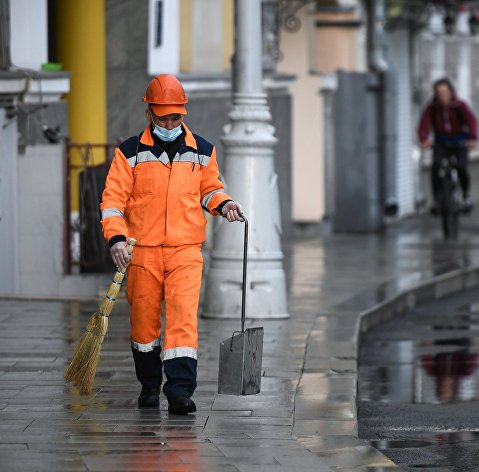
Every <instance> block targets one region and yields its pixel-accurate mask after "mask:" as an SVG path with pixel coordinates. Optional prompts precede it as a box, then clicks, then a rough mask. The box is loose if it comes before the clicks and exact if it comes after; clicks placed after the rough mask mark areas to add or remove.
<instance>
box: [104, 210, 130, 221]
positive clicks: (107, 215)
mask: <svg viewBox="0 0 479 472" xmlns="http://www.w3.org/2000/svg"><path fill="white" fill-rule="evenodd" d="M111 216H121V217H122V218H124V217H125V215H124V214H123V213H122V212H121V211H120V210H118V208H105V209H104V210H102V212H101V218H102V219H103V220H106V219H107V218H110V217H111Z"/></svg>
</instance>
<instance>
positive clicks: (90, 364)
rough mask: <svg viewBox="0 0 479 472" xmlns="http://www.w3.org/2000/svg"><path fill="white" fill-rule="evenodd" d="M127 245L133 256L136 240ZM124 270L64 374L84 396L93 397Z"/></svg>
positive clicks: (111, 286)
mask: <svg viewBox="0 0 479 472" xmlns="http://www.w3.org/2000/svg"><path fill="white" fill-rule="evenodd" d="M127 243H128V254H131V253H132V252H133V248H134V246H135V244H136V239H134V238H128V241H127ZM125 270H126V269H121V268H118V269H117V271H116V273H115V275H114V277H113V282H112V283H111V285H110V288H109V289H108V291H107V293H106V295H105V298H104V299H103V301H102V302H101V305H100V311H97V312H95V313H93V315H92V316H91V317H90V320H89V321H88V325H87V327H86V330H85V332H84V333H83V336H82V337H81V339H80V342H79V343H78V346H77V348H76V350H75V354H74V355H73V359H72V361H71V362H70V365H69V366H68V368H67V369H66V371H65V379H66V380H67V381H68V382H71V383H72V384H73V385H74V386H75V387H77V388H78V390H79V392H80V394H81V395H90V394H91V391H92V387H93V381H94V380H95V374H96V368H97V365H98V361H99V359H100V350H101V345H102V343H103V339H104V338H105V334H106V332H107V329H108V317H109V316H110V313H111V311H112V309H113V305H114V304H115V300H116V297H117V296H118V292H119V291H120V288H121V283H122V282H123V278H124V277H125Z"/></svg>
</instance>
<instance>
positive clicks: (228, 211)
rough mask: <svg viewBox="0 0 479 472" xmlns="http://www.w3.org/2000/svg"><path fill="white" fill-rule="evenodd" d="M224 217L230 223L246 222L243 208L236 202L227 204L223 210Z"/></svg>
mask: <svg viewBox="0 0 479 472" xmlns="http://www.w3.org/2000/svg"><path fill="white" fill-rule="evenodd" d="M221 211H222V213H223V216H224V217H225V218H226V219H227V220H228V221H230V222H231V221H244V220H243V218H242V216H243V208H242V207H241V205H240V204H239V203H236V202H233V201H231V202H227V203H226V204H225V206H224V207H223V208H222V210H221Z"/></svg>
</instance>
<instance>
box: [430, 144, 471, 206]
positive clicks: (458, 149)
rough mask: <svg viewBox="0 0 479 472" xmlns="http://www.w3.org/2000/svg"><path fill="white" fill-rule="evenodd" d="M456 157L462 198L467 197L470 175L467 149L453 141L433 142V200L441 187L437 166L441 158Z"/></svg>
mask: <svg viewBox="0 0 479 472" xmlns="http://www.w3.org/2000/svg"><path fill="white" fill-rule="evenodd" d="M452 157H454V158H455V159H456V163H457V164H456V166H457V175H458V177H459V183H460V184H461V189H462V194H463V197H464V199H466V198H468V197H469V186H470V177H469V170H468V161H469V149H468V148H467V147H466V146H464V145H463V144H453V143H441V142H436V143H434V149H433V163H432V172H431V178H432V192H433V195H434V199H435V201H437V200H438V197H439V191H440V188H441V178H440V177H439V172H438V171H439V168H440V167H441V161H442V160H443V159H451V158H452Z"/></svg>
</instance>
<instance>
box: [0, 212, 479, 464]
mask: <svg viewBox="0 0 479 472" xmlns="http://www.w3.org/2000/svg"><path fill="white" fill-rule="evenodd" d="M463 229H464V231H463V235H462V237H461V239H460V240H459V241H458V242H455V243H448V244H445V243H443V242H442V239H441V235H440V232H439V224H438V222H437V221H436V220H430V219H429V218H422V219H411V220H405V221H401V222H399V223H395V224H394V225H391V226H390V227H389V228H388V230H387V231H386V232H385V233H384V234H382V235H363V236H357V235H356V236H355V235H330V234H323V235H322V236H320V237H302V238H298V239H296V240H295V241H292V242H290V243H287V244H285V256H286V260H285V267H286V274H287V280H288V292H289V293H288V296H289V304H290V314H291V317H290V319H288V320H282V321H278V320H267V321H264V320H263V321H261V323H258V322H254V321H248V322H247V326H258V325H263V326H264V329H265V339H264V355H263V356H264V357H263V371H264V374H263V379H262V392H261V393H260V394H259V395H254V396H247V397H236V396H226V395H218V394H217V393H216V391H217V371H218V352H219V343H220V342H221V341H222V340H223V339H225V338H228V337H229V336H231V333H232V331H233V330H235V329H238V323H233V322H231V321H225V320H221V321H218V320H208V319H201V320H200V323H199V331H200V350H199V360H198V370H199V376H198V390H197V392H196V394H195V396H194V399H195V401H196V404H197V406H198V412H197V414H195V415H191V416H188V417H178V416H174V415H168V413H167V411H166V407H167V405H166V400H165V399H164V397H162V398H161V402H162V403H161V409H160V411H159V412H155V411H151V410H150V411H148V410H146V411H142V410H139V409H138V408H137V407H136V399H137V396H138V393H139V388H138V385H137V382H136V379H135V375H134V368H133V361H132V359H131V352H130V348H129V333H128V331H129V330H128V307H127V305H126V303H125V302H124V301H120V302H119V303H118V304H117V306H116V307H115V309H114V311H113V314H112V317H111V320H110V327H109V333H108V338H107V339H106V340H105V343H104V345H103V348H102V357H101V361H100V366H99V369H98V374H97V378H96V383H95V388H94V393H93V395H92V396H91V397H90V398H82V397H79V396H78V395H77V394H76V393H75V391H74V390H72V389H71V388H70V387H69V386H68V385H66V384H65V382H64V381H63V377H62V375H63V371H64V368H65V367H66V365H67V362H68V359H69V358H70V357H71V354H72V350H73V346H74V343H75V341H76V340H78V339H79V337H80V336H81V334H82V333H83V330H84V328H85V325H86V322H87V320H88V318H89V316H90V314H91V313H92V312H94V311H95V310H96V309H97V301H39V300H30V301H29V300H13V299H11V300H7V299H4V300H0V328H1V330H0V420H1V421H0V460H1V466H0V469H1V470H2V471H4V470H5V471H17V470H18V471H20V470H21V471H24V470H35V471H37V470H38V471H43V470H45V471H55V470H60V471H69V470H90V471H97V470H98V471H99V470H101V471H109V470H115V471H117V472H119V471H123V470H127V471H136V470H138V471H139V470H141V471H148V470H155V471H175V472H176V471H178V472H179V471H241V472H243V471H248V472H256V471H270V470H274V471H291V470H295V472H303V471H335V472H351V471H355V472H363V471H369V472H372V471H376V472H394V471H397V470H400V469H399V468H398V467H397V466H396V465H395V463H394V462H393V461H392V460H391V459H388V458H387V457H386V456H385V455H383V454H382V453H380V452H378V450H377V449H376V448H375V447H373V446H374V445H371V444H370V443H369V442H368V441H366V440H363V439H359V438H358V436H357V422H356V408H355V395H356V341H357V334H358V321H359V314H360V313H361V312H362V311H364V310H366V309H367V308H370V307H372V306H373V305H375V304H377V303H380V302H382V301H384V300H385V299H387V298H389V297H391V296H393V295H394V294H397V293H398V292H400V291H402V290H405V289H408V288H412V287H414V286H416V285H417V284H418V283H421V282H424V281H426V280H430V279H431V277H434V276H436V275H439V274H445V273H448V272H450V271H451V270H456V269H460V268H463V267H467V266H473V265H478V264H479V236H476V235H479V231H477V230H478V229H479V227H478V226H477V225H476V224H475V221H474V220H473V219H470V220H469V221H468V222H467V225H465V226H463ZM424 441H425V440H424Z"/></svg>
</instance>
